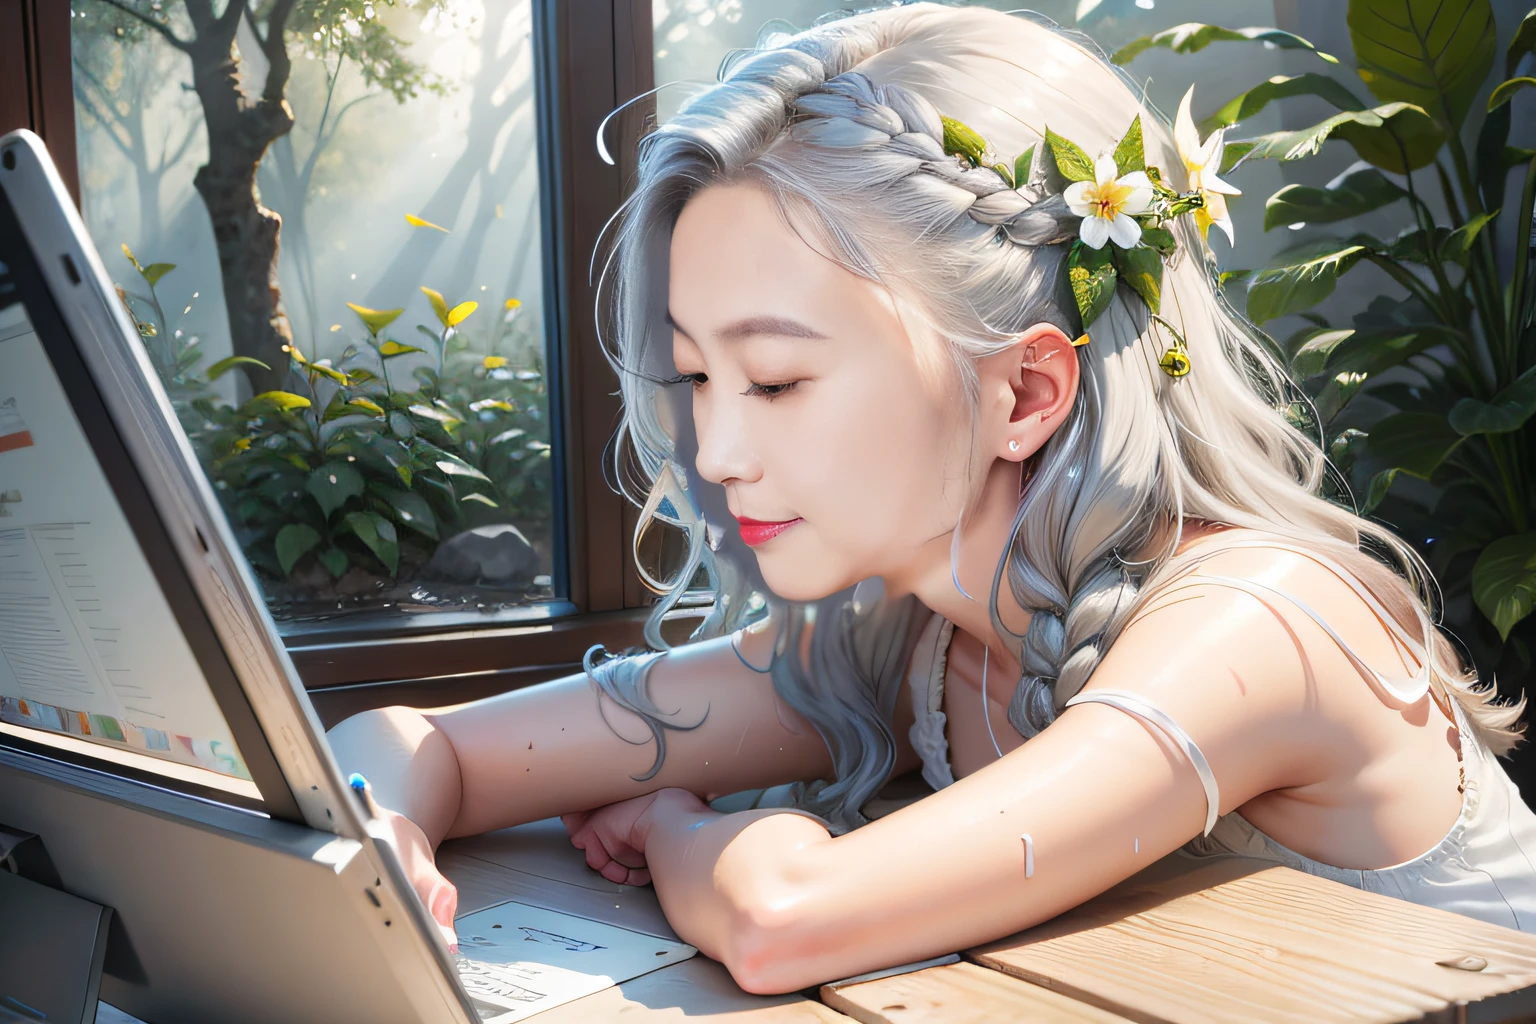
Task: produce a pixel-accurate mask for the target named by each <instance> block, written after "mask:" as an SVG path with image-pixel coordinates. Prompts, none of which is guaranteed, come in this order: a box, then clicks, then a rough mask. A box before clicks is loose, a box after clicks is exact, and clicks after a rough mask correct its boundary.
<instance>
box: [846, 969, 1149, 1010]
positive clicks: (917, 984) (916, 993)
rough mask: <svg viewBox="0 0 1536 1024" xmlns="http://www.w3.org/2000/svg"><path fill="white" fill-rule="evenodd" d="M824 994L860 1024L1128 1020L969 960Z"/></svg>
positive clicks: (861, 983) (862, 983)
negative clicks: (860, 1023) (970, 962)
mask: <svg viewBox="0 0 1536 1024" xmlns="http://www.w3.org/2000/svg"><path fill="white" fill-rule="evenodd" d="M821 998H822V1001H823V1002H825V1003H826V1004H827V1005H828V1006H830V1007H832V1008H833V1009H836V1010H841V1011H842V1012H843V1013H845V1014H847V1015H848V1016H850V1017H852V1018H853V1019H854V1020H857V1021H861V1022H862V1024H939V1022H943V1024H996V1022H998V1021H1015V1020H1017V1021H1029V1022H1030V1024H1126V1019H1125V1018H1124V1017H1121V1016H1119V1015H1117V1014H1113V1013H1110V1012H1109V1011H1108V1010H1101V1009H1099V1008H1097V1007H1094V1006H1089V1005H1087V1004H1086V1003H1080V1002H1078V1001H1077V1000H1076V999H1072V998H1070V997H1068V996H1064V995H1062V994H1061V993H1059V992H1052V991H1051V990H1050V989H1048V988H1041V987H1040V986H1039V985H1032V984H1030V983H1029V982H1026V981H1023V980H1022V979H1019V978H1014V977H1010V976H1008V975H1006V974H1004V973H1002V972H1001V971H993V970H988V969H986V968H985V967H978V966H976V965H975V964H967V963H959V964H949V965H948V966H945V967H930V968H928V969H927V970H923V971H914V972H913V973H911V974H898V975H896V976H894V977H890V978H879V979H877V980H875V981H864V982H860V983H859V984H857V985H838V986H834V985H823V986H822V987H821Z"/></svg>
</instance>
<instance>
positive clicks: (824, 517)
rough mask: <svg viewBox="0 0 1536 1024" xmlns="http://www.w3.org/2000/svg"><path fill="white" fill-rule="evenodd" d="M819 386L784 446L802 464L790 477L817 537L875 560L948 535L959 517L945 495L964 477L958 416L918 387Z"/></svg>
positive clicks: (903, 383) (872, 383)
mask: <svg viewBox="0 0 1536 1024" xmlns="http://www.w3.org/2000/svg"><path fill="white" fill-rule="evenodd" d="M823 383H824V384H825V385H826V386H825V387H824V389H823V393H822V394H820V395H818V396H817V398H818V401H816V402H814V403H807V405H808V406H812V405H813V406H814V411H812V410H811V409H807V410H806V415H804V416H801V417H797V419H798V420H799V422H798V423H797V425H796V428H795V435H796V436H795V438H794V439H793V441H792V442H791V443H790V444H787V445H785V446H784V447H785V449H786V450H787V452H788V453H790V454H791V456H792V457H793V458H795V459H796V460H797V461H799V462H800V465H801V471H800V472H799V473H797V474H795V475H796V476H798V477H799V478H800V479H801V480H802V481H804V482H805V483H806V484H807V485H808V487H809V488H810V491H811V493H810V494H808V495H806V496H805V498H806V500H807V502H808V503H807V504H805V505H804V506H803V507H804V508H805V510H806V512H807V514H808V516H809V514H810V512H811V510H812V508H813V507H814V508H815V510H816V512H817V516H816V526H817V530H818V532H819V533H821V534H822V536H824V537H825V538H826V539H827V540H828V541H829V542H834V543H836V545H837V546H838V547H839V548H842V549H845V550H852V551H862V552H864V553H866V554H873V553H875V552H876V551H877V550H879V549H883V548H887V547H889V546H891V545H906V544H911V545H916V544H920V543H923V542H924V541H925V540H927V539H929V538H931V537H932V536H934V535H935V534H937V533H941V532H943V531H945V530H947V529H949V527H950V526H952V525H953V518H954V512H955V509H958V503H957V502H951V501H950V500H949V495H951V494H958V493H959V490H960V482H961V479H962V478H963V475H964V461H963V459H964V453H963V452H962V453H959V455H958V456H957V454H956V453H955V452H954V451H953V448H954V438H955V433H956V427H955V425H954V423H953V422H952V421H953V419H954V415H953V414H952V413H951V412H950V411H949V410H948V409H946V408H945V407H944V406H943V405H942V404H941V403H940V402H938V401H937V400H935V398H934V397H933V396H932V395H930V394H927V393H925V392H924V390H923V389H921V388H920V387H918V386H917V384H916V382H915V381H910V380H902V379H899V378H898V379H888V380H878V379H874V378H873V377H871V376H869V375H858V376H853V377H851V378H850V379H849V380H847V381H832V380H828V381H825V382H823ZM786 440H788V439H786ZM811 503H813V504H811ZM951 504H953V505H954V506H955V508H954V509H951V508H950V507H949V506H950V505H951Z"/></svg>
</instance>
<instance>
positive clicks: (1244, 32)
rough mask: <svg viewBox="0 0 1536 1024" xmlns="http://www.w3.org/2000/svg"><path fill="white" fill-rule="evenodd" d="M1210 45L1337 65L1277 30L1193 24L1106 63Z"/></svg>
mask: <svg viewBox="0 0 1536 1024" xmlns="http://www.w3.org/2000/svg"><path fill="white" fill-rule="evenodd" d="M1212 43H1269V44H1270V45H1271V46H1277V47H1279V48H1280V49H1282V50H1311V51H1312V52H1313V53H1315V54H1317V55H1318V56H1319V57H1321V58H1322V59H1323V60H1325V61H1328V62H1329V63H1330V64H1337V63H1338V62H1339V59H1338V58H1337V57H1334V56H1333V55H1331V54H1327V53H1324V52H1323V51H1321V50H1319V49H1318V48H1317V47H1315V46H1313V45H1312V44H1311V43H1309V42H1307V41H1306V40H1305V39H1303V38H1301V36H1298V35H1292V34H1291V33H1289V32H1282V31H1280V30H1279V29H1277V28H1222V27H1220V26H1219V25H1202V24H1200V23H1199V22H1194V21H1191V22H1187V23H1186V24H1183V25H1175V26H1174V27H1173V28H1167V29H1164V30H1163V31H1161V32H1159V33H1157V34H1156V35H1150V36H1142V37H1141V38H1140V39H1133V40H1131V41H1130V42H1129V43H1126V44H1125V45H1124V46H1122V47H1121V48H1120V49H1118V50H1116V51H1115V53H1114V56H1112V57H1110V60H1112V61H1114V62H1115V63H1116V64H1129V63H1130V62H1131V61H1133V60H1135V59H1136V58H1137V57H1138V56H1140V55H1141V54H1143V53H1145V52H1146V51H1147V50H1150V49H1152V48H1153V47H1157V46H1160V47H1162V48H1163V49H1165V50H1172V51H1173V52H1174V53H1194V52H1196V51H1197V50H1203V49H1205V48H1206V47H1207V46H1209V45H1211V44H1212Z"/></svg>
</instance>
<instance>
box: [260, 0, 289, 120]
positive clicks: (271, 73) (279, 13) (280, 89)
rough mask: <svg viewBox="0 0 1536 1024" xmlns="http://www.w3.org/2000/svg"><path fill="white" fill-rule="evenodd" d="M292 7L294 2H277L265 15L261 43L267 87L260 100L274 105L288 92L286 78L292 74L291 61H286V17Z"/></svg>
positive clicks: (287, 0)
mask: <svg viewBox="0 0 1536 1024" xmlns="http://www.w3.org/2000/svg"><path fill="white" fill-rule="evenodd" d="M293 6H294V0H277V2H276V3H274V4H273V5H272V13H271V14H269V15H267V37H266V38H265V39H263V40H262V42H261V48H262V51H263V52H265V53H266V55H267V63H268V64H269V68H268V71H267V85H266V88H264V89H263V90H262V98H263V99H266V100H270V101H272V102H274V103H276V102H280V101H281V100H282V98H283V93H284V92H286V91H287V90H288V76H289V75H290V74H291V73H292V72H293V61H291V60H289V59H288V42H287V39H286V31H287V28H288V17H289V15H291V14H292V13H293Z"/></svg>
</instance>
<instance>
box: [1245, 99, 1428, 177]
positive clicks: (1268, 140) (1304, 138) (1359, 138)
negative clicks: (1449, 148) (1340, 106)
mask: <svg viewBox="0 0 1536 1024" xmlns="http://www.w3.org/2000/svg"><path fill="white" fill-rule="evenodd" d="M1335 137H1337V138H1340V139H1343V140H1344V141H1345V142H1347V143H1349V144H1350V145H1351V146H1353V147H1354V148H1355V152H1356V153H1358V154H1360V158H1361V159H1362V160H1365V161H1367V162H1369V163H1371V164H1374V165H1375V166H1377V167H1380V168H1381V169H1383V170H1386V171H1392V172H1393V173H1395V174H1406V173H1407V172H1408V171H1413V170H1418V169H1419V168H1420V167H1426V166H1428V165H1429V164H1431V163H1433V162H1434V159H1435V155H1436V154H1437V153H1439V152H1440V147H1441V146H1442V145H1444V143H1445V136H1444V135H1443V134H1442V133H1441V132H1440V129H1439V128H1438V127H1436V125H1435V122H1434V121H1433V120H1432V119H1431V118H1430V116H1429V115H1428V114H1427V113H1425V112H1424V110H1423V109H1422V108H1420V107H1417V106H1414V105H1413V104H1412V103H1387V104H1383V105H1382V106H1379V107H1374V108H1372V109H1370V110H1345V111H1342V112H1340V113H1337V114H1334V115H1333V116H1332V117H1330V118H1328V119H1327V120H1325V121H1319V122H1318V123H1317V124H1315V125H1312V126H1311V127H1310V128H1298V129H1296V130H1294V131H1284V132H1271V133H1270V134H1268V135H1260V136H1259V137H1258V138H1254V139H1246V140H1243V141H1242V142H1238V143H1233V144H1232V145H1231V146H1229V147H1228V148H1229V149H1231V148H1232V146H1246V147H1247V149H1246V150H1244V151H1241V157H1242V158H1243V159H1250V160H1301V159H1304V158H1306V157H1309V156H1314V155H1316V153H1317V151H1318V150H1320V149H1321V148H1322V147H1323V143H1325V142H1327V141H1328V140H1329V139H1331V138H1335ZM1227 162H1228V160H1227V156H1226V155H1224V156H1223V159H1222V164H1223V166H1224V167H1225V166H1226V164H1227Z"/></svg>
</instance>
